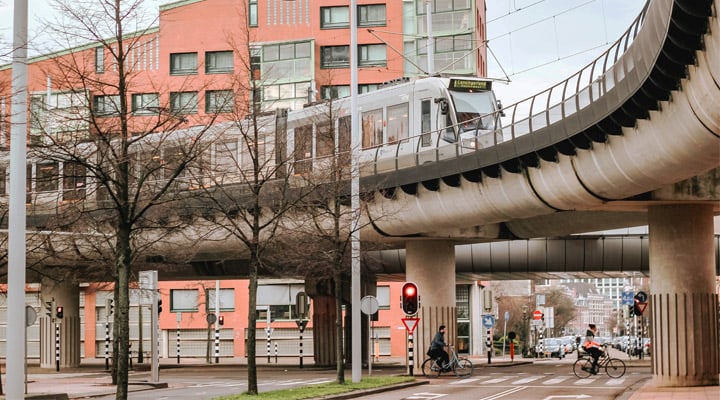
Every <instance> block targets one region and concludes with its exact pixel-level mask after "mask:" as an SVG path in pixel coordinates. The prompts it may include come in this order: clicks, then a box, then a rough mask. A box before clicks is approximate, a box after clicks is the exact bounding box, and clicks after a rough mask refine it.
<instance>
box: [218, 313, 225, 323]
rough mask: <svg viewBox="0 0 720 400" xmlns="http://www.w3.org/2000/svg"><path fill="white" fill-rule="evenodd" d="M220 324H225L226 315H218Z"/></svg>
mask: <svg viewBox="0 0 720 400" xmlns="http://www.w3.org/2000/svg"><path fill="white" fill-rule="evenodd" d="M218 325H225V317H224V316H222V315H221V316H219V317H218Z"/></svg>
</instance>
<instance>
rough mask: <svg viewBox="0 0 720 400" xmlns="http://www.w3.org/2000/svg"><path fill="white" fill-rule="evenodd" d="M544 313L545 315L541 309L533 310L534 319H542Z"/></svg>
mask: <svg viewBox="0 0 720 400" xmlns="http://www.w3.org/2000/svg"><path fill="white" fill-rule="evenodd" d="M542 315H543V313H542V311H540V310H535V311H533V319H534V320H536V321H538V320H540V319H542Z"/></svg>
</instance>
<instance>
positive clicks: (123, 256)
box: [115, 224, 130, 400]
mask: <svg viewBox="0 0 720 400" xmlns="http://www.w3.org/2000/svg"><path fill="white" fill-rule="evenodd" d="M117 253H118V254H117V262H116V265H115V267H116V269H117V274H118V279H117V285H118V288H117V293H118V298H117V302H118V303H117V307H115V337H116V340H117V342H118V357H117V360H118V376H117V391H116V395H115V398H117V399H118V400H121V399H122V400H125V399H127V398H128V396H127V395H128V347H129V344H130V325H129V324H130V315H129V309H130V293H129V289H130V229H129V227H128V226H125V225H123V224H121V226H120V227H119V229H118V236H117Z"/></svg>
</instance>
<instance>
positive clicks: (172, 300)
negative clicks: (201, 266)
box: [170, 289, 199, 312]
mask: <svg viewBox="0 0 720 400" xmlns="http://www.w3.org/2000/svg"><path fill="white" fill-rule="evenodd" d="M193 292H194V293H195V295H194V296H192V293H193ZM180 293H186V294H187V295H190V296H191V297H194V298H195V306H194V307H177V306H176V303H177V301H176V300H175V295H176V294H180ZM198 310H199V307H198V290H197V289H170V312H197V311H198Z"/></svg>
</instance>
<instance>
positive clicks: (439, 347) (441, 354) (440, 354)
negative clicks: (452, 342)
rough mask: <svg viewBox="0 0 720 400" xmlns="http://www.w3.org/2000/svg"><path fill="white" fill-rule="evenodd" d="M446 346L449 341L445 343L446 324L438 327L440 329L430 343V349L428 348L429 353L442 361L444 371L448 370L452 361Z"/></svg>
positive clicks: (441, 365)
mask: <svg viewBox="0 0 720 400" xmlns="http://www.w3.org/2000/svg"><path fill="white" fill-rule="evenodd" d="M446 346H447V343H445V325H440V328H438V331H437V333H436V334H435V337H434V338H433V341H432V343H430V349H429V350H428V352H427V355H428V356H429V357H432V358H434V359H436V360H441V361H442V363H441V364H440V367H441V368H442V369H443V371H446V370H447V366H448V363H450V355H449V354H448V353H447V351H445V347H446Z"/></svg>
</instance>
